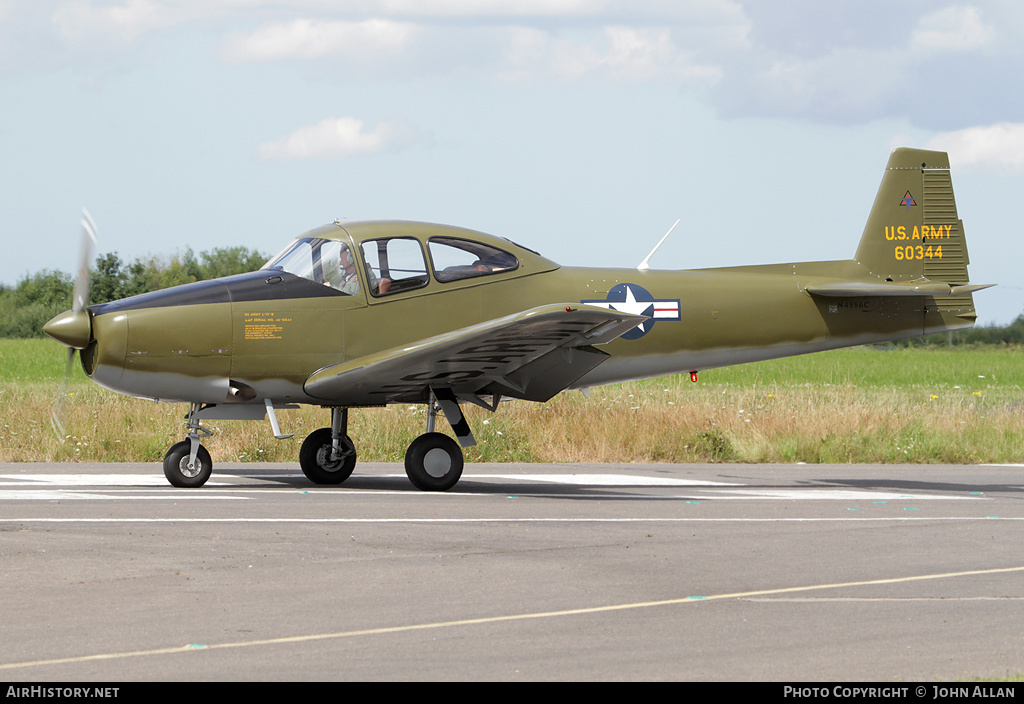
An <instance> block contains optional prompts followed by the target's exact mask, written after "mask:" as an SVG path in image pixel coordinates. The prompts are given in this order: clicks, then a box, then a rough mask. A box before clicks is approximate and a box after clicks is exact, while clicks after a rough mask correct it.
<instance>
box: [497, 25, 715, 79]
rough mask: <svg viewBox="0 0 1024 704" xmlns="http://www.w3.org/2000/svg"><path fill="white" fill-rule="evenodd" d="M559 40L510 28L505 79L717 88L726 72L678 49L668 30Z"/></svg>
mask: <svg viewBox="0 0 1024 704" xmlns="http://www.w3.org/2000/svg"><path fill="white" fill-rule="evenodd" d="M588 36H590V35H584V36H583V37H578V36H573V37H571V38H567V37H560V36H557V35H554V34H551V33H549V32H545V31H543V30H539V29H530V28H521V27H520V28H510V29H509V30H508V32H507V34H506V37H507V41H508V43H507V47H508V49H507V51H506V55H505V57H504V65H505V67H506V69H508V70H506V72H505V73H504V74H503V75H505V77H506V78H510V77H511V78H528V77H529V78H532V77H536V76H545V75H549V74H554V75H556V76H558V77H560V78H562V79H566V80H578V79H582V78H585V77H588V76H594V75H597V76H607V77H612V78H621V79H626V80H652V79H658V78H670V79H679V78H682V79H700V80H704V81H707V82H712V83H713V82H714V81H715V80H717V79H718V78H719V77H720V75H721V69H719V68H718V67H717V66H713V65H709V64H701V63H698V62H696V61H695V60H694V57H693V53H692V52H689V51H683V50H681V49H680V48H679V47H677V46H676V44H675V42H674V41H673V39H672V32H671V31H670V30H668V29H638V28H635V27H626V26H613V27H605V28H604V29H603V30H602V32H601V34H600V35H599V36H597V37H594V38H593V39H592V40H590V41H588V40H587V37H588Z"/></svg>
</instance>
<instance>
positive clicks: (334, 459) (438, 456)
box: [164, 389, 497, 491]
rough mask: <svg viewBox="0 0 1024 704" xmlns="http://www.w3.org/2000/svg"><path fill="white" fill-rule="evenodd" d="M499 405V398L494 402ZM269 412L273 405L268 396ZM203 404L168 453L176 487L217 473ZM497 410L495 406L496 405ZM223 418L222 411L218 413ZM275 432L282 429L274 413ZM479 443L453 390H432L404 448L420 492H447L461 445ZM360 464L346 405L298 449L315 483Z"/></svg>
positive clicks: (457, 473) (456, 474)
mask: <svg viewBox="0 0 1024 704" xmlns="http://www.w3.org/2000/svg"><path fill="white" fill-rule="evenodd" d="M494 405H495V406H496V405H497V403H495V404H494ZM267 407H268V412H271V411H272V410H273V407H272V406H271V405H270V401H269V400H268V401H267ZM200 410H202V405H201V404H199V403H193V404H192V406H191V409H190V410H189V414H188V436H187V437H186V439H185V440H182V441H181V442H179V443H177V444H176V445H174V446H172V447H171V449H170V450H168V451H167V454H166V455H165V456H164V476H166V477H167V481H169V482H170V483H171V484H172V485H173V486H177V487H200V486H202V485H203V484H205V483H206V480H207V479H209V478H210V474H211V473H212V472H213V462H212V461H211V460H210V453H209V452H207V451H206V448H205V447H203V446H202V444H201V440H202V438H207V437H210V436H211V435H213V433H212V432H210V431H209V430H207V429H206V428H204V427H203V426H202V425H200V424H199V411H200ZM492 410H493V409H492ZM438 411H441V412H443V413H444V415H445V418H447V419H448V422H449V423H450V424H451V426H452V429H453V430H454V431H455V435H456V437H458V442H455V440H452V439H451V438H450V437H448V436H447V435H445V434H443V433H438V432H435V430H434V427H435V424H436V421H437V413H438ZM219 417H220V416H219ZM272 423H273V424H275V425H274V427H275V435H277V437H282V438H283V437H290V436H282V435H280V434H279V433H278V431H277V427H276V418H274V417H272ZM472 445H476V440H475V439H474V438H473V433H472V432H471V431H470V429H469V424H468V423H467V422H466V419H465V417H464V416H463V415H462V410H461V409H460V408H459V402H458V400H457V399H456V398H455V394H454V393H452V392H451V391H450V390H449V389H432V390H431V392H430V398H429V400H428V402H427V428H426V432H425V433H424V434H423V435H420V436H419V437H418V438H416V439H415V440H413V441H412V443H411V444H410V445H409V449H408V451H406V453H405V473H406V475H407V476H408V477H409V481H411V482H412V483H413V486H415V487H416V488H417V489H421V490H422V491H447V490H448V489H451V488H452V487H453V486H455V485H456V484H457V483H458V481H459V479H460V478H461V477H462V467H463V464H464V460H463V456H462V448H463V447H470V446H472ZM355 466H356V446H355V443H353V442H352V439H351V438H350V437H349V436H348V409H347V408H332V409H331V427H329V428H320V429H319V430H314V431H313V432H312V433H310V434H309V436H308V437H307V438H306V439H305V440H304V441H303V443H302V447H301V448H300V449H299V467H301V469H302V473H303V474H304V475H306V478H307V479H309V480H310V481H311V482H313V483H314V484H326V485H331V484H341V483H342V482H343V481H345V480H346V479H348V478H349V477H350V476H351V475H352V470H353V469H354V468H355Z"/></svg>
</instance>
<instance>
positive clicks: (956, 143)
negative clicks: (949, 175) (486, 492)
mask: <svg viewBox="0 0 1024 704" xmlns="http://www.w3.org/2000/svg"><path fill="white" fill-rule="evenodd" d="M925 148H926V149H937V150H940V151H944V152H948V153H949V159H950V162H951V163H952V164H953V165H954V166H994V167H1001V168H1009V169H1011V170H1013V171H1020V170H1021V169H1024V124H1022V123H1019V122H1016V123H1015V122H1001V123H999V124H997V125H990V126H988V127H969V128H968V129H965V130H957V131H955V132H944V133H942V134H939V135H936V136H935V137H934V138H933V139H931V140H929V141H928V143H927V144H926V145H925Z"/></svg>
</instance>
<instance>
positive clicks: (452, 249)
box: [263, 235, 519, 297]
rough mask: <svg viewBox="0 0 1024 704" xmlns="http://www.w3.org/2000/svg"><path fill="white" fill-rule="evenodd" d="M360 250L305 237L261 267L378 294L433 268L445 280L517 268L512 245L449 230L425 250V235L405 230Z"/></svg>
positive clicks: (409, 284) (402, 287) (419, 282)
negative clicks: (420, 236)
mask: <svg viewBox="0 0 1024 704" xmlns="http://www.w3.org/2000/svg"><path fill="white" fill-rule="evenodd" d="M357 252H358V255H357V256H353V253H352V247H351V246H350V245H349V244H348V243H347V242H344V241H340V240H338V239H333V238H327V237H302V238H300V239H297V240H296V241H295V242H293V243H292V245H291V246H290V247H288V248H287V249H285V250H284V251H283V252H281V253H280V254H278V255H277V256H276V257H274V258H273V259H271V260H270V261H269V262H267V263H266V264H265V265H264V266H263V269H269V270H277V271H287V272H289V273H291V274H294V275H296V276H301V277H302V278H305V279H309V280H310V281H315V282H316V283H319V284H324V285H325V286H330V287H331V288H333V289H335V290H337V291H340V292H341V293H345V294H349V295H353V294H356V293H358V292H359V291H360V288H361V287H362V286H364V285H365V287H366V289H367V290H368V291H369V292H370V294H371V295H372V296H374V297H379V296H386V295H389V294H393V293H398V292H400V291H409V290H412V289H415V288H420V287H422V286H426V285H427V284H428V283H429V282H430V276H429V273H432V274H433V278H434V279H435V280H436V281H438V282H440V283H442V284H446V283H450V282H453V281H461V280H464V279H471V278H475V277H478V276H488V275H492V274H497V273H501V272H508V271H514V270H515V269H518V268H519V259H518V258H517V257H516V255H514V254H512V253H511V252H509V251H506V250H504V249H501V248H499V247H496V246H494V245H492V244H488V243H485V242H479V241H476V240H471V239H466V238H462V237H453V236H448V235H436V236H432V237H428V238H427V239H426V252H424V248H423V243H422V242H421V240H419V239H417V238H415V237H409V236H404V235H395V236H390V237H374V238H372V239H366V240H363V241H362V242H360V243H359V246H358V248H357ZM360 265H361V269H360ZM428 272H429V273H428Z"/></svg>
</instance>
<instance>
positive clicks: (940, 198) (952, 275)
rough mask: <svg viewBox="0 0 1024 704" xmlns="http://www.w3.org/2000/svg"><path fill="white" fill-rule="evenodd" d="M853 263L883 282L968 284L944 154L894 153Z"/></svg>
mask: <svg viewBox="0 0 1024 704" xmlns="http://www.w3.org/2000/svg"><path fill="white" fill-rule="evenodd" d="M856 260H857V262H859V263H860V264H862V265H863V266H865V267H867V269H868V271H869V272H871V274H872V275H874V276H877V277H879V278H880V279H881V280H883V281H892V282H896V283H900V282H903V283H907V282H911V281H920V280H922V279H928V280H930V281H932V282H936V283H947V284H954V285H955V284H965V283H967V281H968V278H967V264H968V258H967V242H966V240H965V238H964V227H963V222H962V221H961V220H960V219H959V218H958V217H957V212H956V201H955V200H954V199H953V183H952V181H951V180H950V177H949V157H948V156H947V155H946V153H945V152H931V151H924V150H922V149H896V150H895V151H893V153H892V155H891V156H890V157H889V164H888V165H887V166H886V169H885V175H884V176H883V177H882V184H881V186H879V188H878V195H877V196H875V204H874V207H872V208H871V214H870V215H869V216H868V222H867V225H866V226H865V227H864V234H863V235H862V237H861V240H860V246H859V247H858V248H857V255H856Z"/></svg>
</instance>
